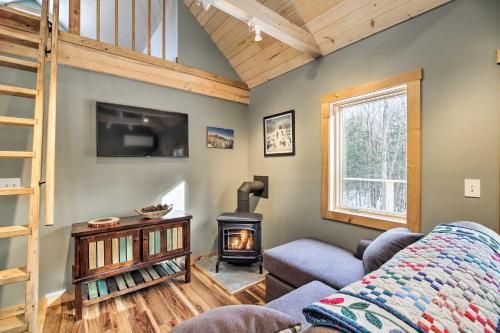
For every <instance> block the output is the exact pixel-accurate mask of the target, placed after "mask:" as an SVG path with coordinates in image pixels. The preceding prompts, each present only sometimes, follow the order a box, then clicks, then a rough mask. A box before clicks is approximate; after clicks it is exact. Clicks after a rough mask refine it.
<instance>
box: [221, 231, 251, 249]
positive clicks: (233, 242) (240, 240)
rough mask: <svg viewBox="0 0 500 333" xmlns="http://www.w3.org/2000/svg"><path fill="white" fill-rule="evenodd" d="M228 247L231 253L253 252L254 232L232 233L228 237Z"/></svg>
mask: <svg viewBox="0 0 500 333" xmlns="http://www.w3.org/2000/svg"><path fill="white" fill-rule="evenodd" d="M227 247H228V250H231V251H253V249H254V235H253V233H252V230H248V229H241V230H236V231H231V232H230V233H229V235H228V240H227Z"/></svg>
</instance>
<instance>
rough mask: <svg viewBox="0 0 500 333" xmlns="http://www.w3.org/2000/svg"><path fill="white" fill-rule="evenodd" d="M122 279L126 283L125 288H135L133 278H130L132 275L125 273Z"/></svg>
mask: <svg viewBox="0 0 500 333" xmlns="http://www.w3.org/2000/svg"><path fill="white" fill-rule="evenodd" d="M123 277H124V278H125V282H127V286H128V287H129V288H132V287H135V286H136V284H135V281H134V278H133V277H132V274H130V273H125V274H123Z"/></svg>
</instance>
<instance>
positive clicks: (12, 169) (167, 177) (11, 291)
mask: <svg viewBox="0 0 500 333" xmlns="http://www.w3.org/2000/svg"><path fill="white" fill-rule="evenodd" d="M181 3H182V2H181ZM180 7H181V8H183V9H181V11H180V17H179V21H181V22H182V24H181V29H180V45H179V47H180V48H181V50H182V53H181V54H180V61H182V62H183V63H185V64H189V65H192V66H197V67H204V68H205V69H207V70H212V71H213V72H216V73H218V74H221V75H227V74H228V73H231V72H232V69H231V68H230V67H229V65H228V63H227V61H226V60H225V58H223V57H222V56H221V54H220V53H219V52H218V51H217V49H216V48H215V47H213V46H212V47H207V43H211V42H210V40H209V37H208V36H207V35H206V33H205V32H204V31H203V30H200V29H197V28H196V27H197V26H198V23H197V22H196V21H195V19H194V18H193V17H192V15H191V14H190V13H189V12H188V11H186V9H185V8H184V5H183V4H182V5H181V6H180ZM204 39H206V41H204ZM193 54H197V55H201V54H203V57H194V56H192V55H193ZM206 59H210V63H206V62H205V60H206ZM198 60H199V61H198ZM210 65H212V68H210ZM58 79H59V90H58V105H57V108H58V126H57V136H58V139H57V147H56V148H57V157H56V198H55V205H56V216H55V225H54V226H52V227H42V228H41V237H40V243H41V253H40V256H41V260H40V266H41V269H40V273H41V278H40V280H41V282H40V295H41V297H43V296H44V295H45V294H46V293H49V292H55V291H59V290H62V289H66V288H69V287H71V270H70V267H71V265H72V263H73V248H72V242H71V238H70V227H71V224H72V223H75V222H82V221H88V220H89V219H93V218H96V217H100V216H127V215H133V214H134V211H133V209H134V208H138V207H143V206H144V205H147V204H150V203H152V202H157V201H159V200H160V199H161V198H162V197H163V196H164V195H166V194H168V193H170V195H171V198H172V199H173V200H174V203H177V207H175V208H177V209H185V210H186V211H188V212H189V213H191V214H193V216H194V219H193V221H192V227H191V228H192V241H191V244H192V250H193V252H194V254H201V253H207V252H209V251H212V250H213V249H215V245H216V243H215V241H216V237H217V223H216V220H215V217H216V216H217V215H218V214H219V213H220V212H222V211H231V210H233V209H234V208H235V207H236V189H237V188H238V186H239V185H240V183H241V182H242V181H243V180H245V179H246V176H247V174H248V170H247V165H248V163H247V127H246V124H245V120H246V112H247V110H248V106H246V105H242V104H238V103H232V102H228V101H223V100H220V99H215V98H210V97H206V96H201V95H196V94H191V93H188V92H182V91H178V90H173V89H168V88H164V87H160V86H156V85H149V84H145V83H141V82H136V81H131V80H126V79H121V78H117V77H113V76H108V75H102V74H97V73H92V72H88V71H83V70H78V69H73V68H68V67H64V66H62V67H60V73H59V78H58ZM0 81H1V82H2V83H7V84H16V85H21V86H31V87H33V86H34V80H33V75H31V74H29V73H20V72H17V71H13V70H8V69H4V70H2V71H1V72H0ZM1 98H2V99H0V115H14V114H17V115H23V116H31V114H32V111H31V110H32V109H33V107H32V104H33V103H32V102H30V101H23V100H21V99H19V98H9V97H6V96H3V97H1ZM96 101H105V102H111V103H121V104H126V105H134V106H141V107H150V108H155V109H159V110H167V111H168V110H172V111H177V112H184V113H188V114H189V143H190V147H189V148H190V157H189V158H187V159H172V158H151V159H145V158H98V157H96V145H95V102H96ZM28 110H29V111H28ZM19 111H21V112H22V113H19ZM207 126H219V127H225V128H232V129H234V130H235V140H236V142H235V148H234V149H233V150H220V149H209V148H207V147H206V127H207ZM0 127H2V126H0ZM26 132H28V133H26ZM0 134H1V135H2V136H1V137H0V150H7V149H21V150H22V149H29V147H30V145H29V144H28V142H30V141H29V139H28V138H27V137H28V135H29V131H26V130H25V129H24V130H23V129H21V130H17V131H16V130H11V131H9V132H7V131H5V130H4V128H2V131H0ZM27 134H28V135H27ZM21 167H22V162H19V161H17V162H16V161H14V162H10V161H5V160H3V161H1V164H0V177H19V176H23V182H24V183H25V184H26V182H27V181H28V180H29V176H28V175H29V170H28V169H27V168H26V166H25V168H24V169H25V172H24V174H21V173H20V171H19V170H20V169H21ZM26 185H27V184H26ZM17 200H18V199H16V198H6V197H3V198H0V216H1V218H0V225H1V226H5V225H11V224H12V222H13V221H14V224H25V223H26V221H27V214H26V212H27V200H26V199H20V201H19V202H18V201H17ZM183 201H184V207H182V206H181V203H182V202H183ZM24 264H25V241H24V240H23V239H22V238H20V239H14V240H1V241H0V268H4V267H15V266H20V265H24ZM23 295H24V284H23V283H20V284H17V285H11V286H4V287H0V306H8V305H12V304H18V303H22V301H23Z"/></svg>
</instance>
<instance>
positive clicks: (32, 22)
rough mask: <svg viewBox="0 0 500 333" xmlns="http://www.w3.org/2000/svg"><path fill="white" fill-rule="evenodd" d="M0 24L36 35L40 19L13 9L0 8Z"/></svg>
mask: <svg viewBox="0 0 500 333" xmlns="http://www.w3.org/2000/svg"><path fill="white" fill-rule="evenodd" d="M0 24H1V25H6V26H8V27H11V28H16V29H21V30H25V31H29V32H33V33H36V32H37V31H39V30H40V17H38V16H35V15H33V14H30V13H26V12H22V11H20V10H16V9H14V8H10V7H5V6H0Z"/></svg>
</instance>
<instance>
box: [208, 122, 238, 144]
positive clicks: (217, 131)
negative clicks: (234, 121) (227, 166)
mask: <svg viewBox="0 0 500 333" xmlns="http://www.w3.org/2000/svg"><path fill="white" fill-rule="evenodd" d="M207 147H208V148H220V149H233V148H234V130H232V129H227V128H219V127H210V126H207Z"/></svg>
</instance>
